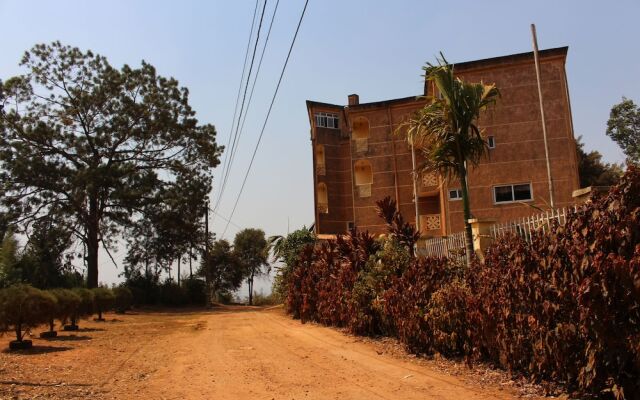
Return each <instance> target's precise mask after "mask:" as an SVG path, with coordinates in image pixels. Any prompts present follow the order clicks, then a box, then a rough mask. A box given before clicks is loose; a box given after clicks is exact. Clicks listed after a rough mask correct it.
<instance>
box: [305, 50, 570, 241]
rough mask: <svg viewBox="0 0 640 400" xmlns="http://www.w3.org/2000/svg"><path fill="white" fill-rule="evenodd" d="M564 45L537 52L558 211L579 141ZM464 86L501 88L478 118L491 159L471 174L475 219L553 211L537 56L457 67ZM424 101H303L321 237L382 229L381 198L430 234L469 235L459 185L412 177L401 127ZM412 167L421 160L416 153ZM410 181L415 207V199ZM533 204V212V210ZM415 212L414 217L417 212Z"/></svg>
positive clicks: (564, 199)
mask: <svg viewBox="0 0 640 400" xmlns="http://www.w3.org/2000/svg"><path fill="white" fill-rule="evenodd" d="M567 50H568V49H567V48H566V47H563V48H556V49H549V50H543V51H540V52H539V57H540V68H541V82H542V92H543V96H542V97H543V101H544V110H545V120H546V127H547V140H548V148H549V162H550V166H551V174H552V178H553V185H554V191H553V195H554V200H555V206H556V207H563V206H566V205H569V204H571V203H572V192H573V190H575V189H578V187H579V179H578V167H577V159H576V145H575V141H574V134H573V126H572V119H571V106H570V101H569V90H568V87H567V78H566V72H565V61H566V56H567ZM454 71H455V73H456V75H457V76H459V77H460V78H462V79H463V80H465V81H468V82H480V81H483V82H486V83H495V84H496V85H497V87H498V88H499V89H500V91H501V95H502V96H501V99H500V100H499V101H498V103H497V104H496V105H495V106H493V107H491V108H490V109H489V110H487V111H486V112H483V114H482V115H481V117H480V120H479V125H480V127H481V128H482V129H484V132H485V135H486V137H487V139H488V144H489V151H488V157H486V158H484V159H483V160H482V161H481V163H480V165H479V166H478V167H476V168H471V171H470V174H469V182H468V187H469V195H470V199H471V212H472V214H473V217H475V218H480V219H484V218H486V219H495V220H497V221H510V220H513V219H515V218H518V217H522V216H526V215H530V214H532V213H535V212H537V211H536V208H535V207H541V208H548V207H549V205H550V200H549V198H550V197H549V184H548V179H547V164H546V157H545V146H544V140H543V134H542V122H541V116H540V115H541V113H540V107H539V97H538V87H537V81H536V72H535V64H534V56H533V53H522V54H514V55H509V56H503V57H496V58H490V59H485V60H478V61H470V62H464V63H458V64H455V65H454ZM429 86H430V85H429V84H428V83H425V87H424V96H426V98H425V97H423V96H411V97H405V98H401V99H393V100H384V101H378V102H374V103H366V104H363V103H359V98H358V95H355V94H354V95H350V96H348V105H347V106H342V105H334V104H326V103H320V102H315V101H307V109H308V113H309V120H310V123H311V143H312V146H313V172H314V183H315V196H314V198H315V210H316V225H315V226H316V232H317V233H318V234H339V233H344V232H346V231H347V229H348V228H349V227H350V226H353V225H355V226H357V227H358V228H359V229H363V230H368V231H370V232H372V233H382V232H383V231H384V229H385V228H384V225H383V222H382V221H381V219H380V218H379V217H378V216H377V214H376V208H375V202H376V201H377V200H379V199H382V198H384V197H386V196H391V197H392V198H394V199H395V200H396V201H397V202H398V204H399V206H400V210H401V212H402V213H403V215H404V217H405V219H406V220H408V221H410V222H415V221H416V216H417V218H418V222H419V225H420V228H421V231H422V232H423V234H424V235H426V236H440V235H447V234H450V233H455V232H459V231H461V230H462V229H463V224H464V222H463V215H462V202H461V201H459V200H460V197H461V193H460V186H459V183H458V182H446V181H443V180H442V179H441V178H440V177H439V176H437V175H435V174H429V175H424V176H420V177H419V178H418V179H416V180H415V181H414V179H413V176H414V175H413V174H412V171H413V162H412V149H411V147H410V146H409V145H408V144H407V142H406V139H405V137H404V136H403V135H402V134H398V133H397V132H396V131H397V130H398V127H399V126H400V125H401V123H402V122H403V121H405V120H406V118H407V117H408V116H409V115H410V114H411V113H413V112H415V111H416V110H418V109H419V108H420V107H423V106H424V105H425V104H426V103H427V102H428V101H429V99H428V98H429V96H431V95H432V94H433V88H432V87H429ZM415 155H416V163H417V164H418V165H419V164H420V162H421V154H420V151H419V149H416V151H415ZM414 182H415V185H416V188H415V189H416V192H417V202H418V206H417V207H416V205H415V203H414ZM532 206H534V207H532ZM416 210H417V211H416Z"/></svg>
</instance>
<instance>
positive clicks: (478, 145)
mask: <svg viewBox="0 0 640 400" xmlns="http://www.w3.org/2000/svg"><path fill="white" fill-rule="evenodd" d="M440 55H441V56H442V53H441V54H440ZM423 70H424V71H425V75H424V76H425V78H426V79H427V81H428V82H429V83H433V84H434V85H435V87H436V88H437V90H438V95H437V96H433V97H432V101H431V102H430V103H429V104H427V105H426V106H425V107H423V108H422V109H420V110H418V111H417V112H415V113H414V114H413V115H412V116H411V117H410V119H409V120H408V121H407V122H405V123H404V124H403V125H402V127H405V128H406V135H407V139H408V141H409V142H410V143H411V144H412V145H415V146H418V147H420V148H421V149H422V152H423V155H424V158H425V162H424V163H423V164H422V165H421V166H420V167H419V169H420V171H419V172H437V173H439V174H440V175H442V176H443V177H444V178H445V179H447V180H452V179H458V180H459V181H460V186H461V189H462V204H463V207H464V224H465V231H466V234H467V235H466V236H467V237H466V246H465V252H466V256H467V265H469V264H470V262H471V255H472V254H473V241H472V237H471V225H470V224H469V219H470V218H471V211H470V209H469V192H468V190H467V174H468V170H467V168H468V166H469V165H470V166H473V167H475V166H477V165H478V163H479V162H480V159H481V158H482V157H483V156H484V155H485V154H486V152H487V143H486V142H485V139H484V137H483V132H482V130H481V129H480V128H478V125H477V122H478V119H479V117H480V112H481V111H482V110H484V109H486V108H487V107H488V106H489V105H492V104H495V102H496V101H497V99H498V97H499V96H500V92H499V90H498V89H497V88H496V86H495V85H485V84H484V83H482V82H480V83H468V82H464V81H463V80H461V79H460V78H457V77H455V76H454V71H453V66H452V65H450V64H449V63H447V60H446V59H445V58H444V56H442V58H441V59H438V65H433V64H430V63H427V65H426V66H425V67H423ZM402 127H401V128H402Z"/></svg>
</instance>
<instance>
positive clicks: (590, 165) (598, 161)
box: [576, 136, 624, 187]
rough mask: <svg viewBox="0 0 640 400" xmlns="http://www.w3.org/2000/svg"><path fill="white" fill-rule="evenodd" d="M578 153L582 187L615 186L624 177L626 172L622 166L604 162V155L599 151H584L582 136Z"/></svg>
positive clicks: (577, 142) (577, 140)
mask: <svg viewBox="0 0 640 400" xmlns="http://www.w3.org/2000/svg"><path fill="white" fill-rule="evenodd" d="M576 151H577V152H578V174H579V175H580V187H588V186H613V185H615V184H616V183H618V181H619V180H620V178H621V177H622V174H623V173H624V171H623V170H622V166H621V165H618V164H615V163H614V164H609V163H606V162H604V161H602V154H600V152H599V151H597V150H592V151H590V152H589V153H587V152H586V151H585V150H584V143H582V136H578V138H577V139H576Z"/></svg>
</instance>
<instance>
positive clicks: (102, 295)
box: [92, 287, 116, 322]
mask: <svg viewBox="0 0 640 400" xmlns="http://www.w3.org/2000/svg"><path fill="white" fill-rule="evenodd" d="M92 292H93V305H94V307H95V308H94V311H95V312H96V313H98V318H94V321H99V322H104V318H102V313H104V312H106V311H108V310H110V309H111V308H112V307H113V304H114V303H115V301H116V296H115V295H114V294H113V292H112V291H111V289H109V288H105V287H98V288H95V289H93V290H92Z"/></svg>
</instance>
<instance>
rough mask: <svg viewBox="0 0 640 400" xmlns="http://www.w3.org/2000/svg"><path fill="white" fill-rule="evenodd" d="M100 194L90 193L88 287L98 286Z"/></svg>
mask: <svg viewBox="0 0 640 400" xmlns="http://www.w3.org/2000/svg"><path fill="white" fill-rule="evenodd" d="M99 223H100V219H99V218H98V196H97V195H93V194H92V195H90V198H89V221H88V223H87V252H88V254H87V287H89V289H92V288H97V287H98V245H99V242H98V226H99Z"/></svg>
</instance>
